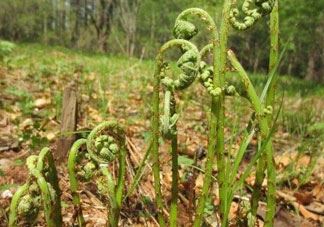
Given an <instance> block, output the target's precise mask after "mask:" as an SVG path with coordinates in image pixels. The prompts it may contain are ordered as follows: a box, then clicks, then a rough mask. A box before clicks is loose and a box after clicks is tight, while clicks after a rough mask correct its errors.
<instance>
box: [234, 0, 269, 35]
mask: <svg viewBox="0 0 324 227" xmlns="http://www.w3.org/2000/svg"><path fill="white" fill-rule="evenodd" d="M274 4H275V0H244V2H243V4H242V8H241V12H240V10H239V8H237V7H234V8H232V9H231V11H230V15H229V16H230V17H229V21H230V23H231V25H232V26H233V28H235V29H237V30H246V29H248V28H250V27H252V26H253V25H254V24H255V23H256V21H257V20H259V19H260V18H261V17H264V16H266V15H268V14H270V13H271V11H272V9H273V7H274ZM241 14H243V15H242V17H241ZM240 17H241V18H240Z"/></svg>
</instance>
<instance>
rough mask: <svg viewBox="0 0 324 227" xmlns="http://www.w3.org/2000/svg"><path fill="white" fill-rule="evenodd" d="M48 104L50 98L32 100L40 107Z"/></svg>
mask: <svg viewBox="0 0 324 227" xmlns="http://www.w3.org/2000/svg"><path fill="white" fill-rule="evenodd" d="M49 104H51V100H50V99H45V98H40V99H36V100H35V102H34V106H35V107H36V108H40V109H41V108H44V107H45V106H48V105H49Z"/></svg>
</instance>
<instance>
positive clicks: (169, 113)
mask: <svg viewBox="0 0 324 227" xmlns="http://www.w3.org/2000/svg"><path fill="white" fill-rule="evenodd" d="M173 48H178V49H180V50H181V51H182V52H183V54H182V55H181V57H180V58H179V59H178V61H177V66H178V67H179V68H180V69H181V73H180V75H177V76H178V78H177V79H172V78H171V77H168V76H167V69H168V63H167V62H166V61H165V57H164V56H165V53H166V52H167V51H169V50H171V49H173ZM199 62H200V56H199V51H198V49H197V47H196V46H195V45H193V44H192V43H190V42H188V41H186V40H184V39H174V40H171V41H169V42H167V43H165V44H164V45H163V46H162V47H161V48H160V51H159V53H158V55H157V58H156V69H155V70H156V71H155V74H154V94H153V117H152V132H153V133H152V134H153V140H152V141H153V142H152V156H153V162H154V164H153V174H154V189H155V194H156V204H157V208H158V216H159V223H160V226H165V220H164V217H163V214H162V210H163V207H164V205H163V200H162V192H161V184H160V162H159V137H160V134H161V135H162V136H163V137H164V138H165V139H168V140H171V153H172V188H171V191H172V195H171V197H172V198H171V208H170V210H171V211H170V221H169V222H170V226H176V221H177V197H178V154H177V133H176V122H177V120H178V117H179V116H178V114H177V113H176V106H175V98H174V92H175V91H178V90H183V89H186V88H188V87H189V86H190V85H191V84H192V83H193V82H194V80H195V79H196V77H197V74H198V68H199ZM161 84H162V85H163V86H164V90H165V95H164V113H163V116H162V117H160V97H159V92H160V87H161ZM160 123H161V126H160Z"/></svg>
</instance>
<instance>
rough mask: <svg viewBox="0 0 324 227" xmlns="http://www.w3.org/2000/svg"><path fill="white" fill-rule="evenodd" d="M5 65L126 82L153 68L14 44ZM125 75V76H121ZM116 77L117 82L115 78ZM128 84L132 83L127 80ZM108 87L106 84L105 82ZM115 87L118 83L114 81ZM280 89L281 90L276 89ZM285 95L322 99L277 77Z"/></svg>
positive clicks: (258, 79) (317, 90)
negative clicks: (85, 74) (75, 73)
mask: <svg viewBox="0 0 324 227" xmlns="http://www.w3.org/2000/svg"><path fill="white" fill-rule="evenodd" d="M9 66H11V67H14V68H21V69H28V70H31V69H35V70H38V73H41V74H42V75H43V76H46V75H47V76H49V75H51V74H63V75H64V74H69V73H71V72H73V71H77V70H82V71H84V72H86V73H90V72H93V73H96V74H98V75H100V76H101V77H102V78H101V79H102V80H103V82H105V81H104V80H109V79H112V78H114V79H115V78H116V77H118V78H119V79H127V78H128V77H130V76H132V75H134V74H135V73H136V74H138V75H135V76H136V78H137V79H138V78H141V79H142V81H144V82H146V83H147V82H148V80H151V79H152V78H151V75H150V72H151V71H152V70H153V69H154V61H153V60H147V59H145V60H141V59H137V58H128V57H123V56H112V55H109V54H100V53H91V52H82V51H77V50H71V49H67V48H64V47H59V46H44V45H40V44H26V43H24V44H18V45H17V47H16V49H15V50H14V52H13V53H12V54H11V58H10V63H9ZM125 74H127V75H126V76H125ZM227 76H228V77H230V78H231V80H234V81H235V80H237V77H236V75H235V73H229V74H228V75H227ZM118 78H117V79H118ZM251 81H252V83H253V84H256V87H257V89H259V91H261V88H262V87H263V86H264V84H265V83H266V81H267V77H266V75H264V74H251ZM128 82H132V81H128ZM108 84H109V83H108ZM116 84H118V81H117V82H116ZM280 88H281V89H280ZM280 90H282V91H284V92H285V95H288V96H301V97H305V96H323V95H324V85H323V84H318V83H316V82H312V81H306V80H302V79H298V78H295V77H292V76H287V75H285V76H281V77H280V82H279V91H280Z"/></svg>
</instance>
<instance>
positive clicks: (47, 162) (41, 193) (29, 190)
mask: <svg viewBox="0 0 324 227" xmlns="http://www.w3.org/2000/svg"><path fill="white" fill-rule="evenodd" d="M27 167H28V170H29V177H28V180H27V183H25V184H24V185H23V186H21V187H20V188H18V190H17V192H16V193H15V195H14V196H13V198H12V201H11V205H10V214H9V226H10V227H13V226H22V225H23V226H25V225H28V226H29V225H32V224H33V223H34V222H35V221H36V219H37V217H38V214H39V211H40V209H41V208H43V210H44V214H45V219H46V223H47V226H49V227H59V226H62V216H61V200H60V196H61V191H60V189H59V185H58V179H57V172H56V168H55V165H54V160H53V156H52V153H51V151H50V150H49V149H48V148H43V149H42V150H41V152H40V153H39V155H38V156H36V155H31V156H29V157H28V158H27ZM22 223H24V224H22Z"/></svg>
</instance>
